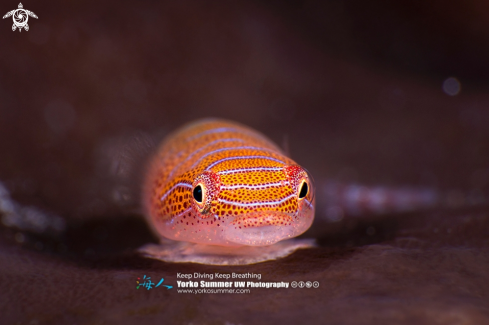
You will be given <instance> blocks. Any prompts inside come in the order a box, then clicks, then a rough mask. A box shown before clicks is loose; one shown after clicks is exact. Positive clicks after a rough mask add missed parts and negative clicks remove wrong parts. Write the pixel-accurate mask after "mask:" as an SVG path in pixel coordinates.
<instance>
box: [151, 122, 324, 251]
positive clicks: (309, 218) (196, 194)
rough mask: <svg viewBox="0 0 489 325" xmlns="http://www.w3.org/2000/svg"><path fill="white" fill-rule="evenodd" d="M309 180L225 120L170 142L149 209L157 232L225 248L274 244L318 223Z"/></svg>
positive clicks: (194, 126) (154, 165) (195, 126)
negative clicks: (315, 220) (314, 221)
mask: <svg viewBox="0 0 489 325" xmlns="http://www.w3.org/2000/svg"><path fill="white" fill-rule="evenodd" d="M314 191H315V189H314V184H313V181H312V177H311V176H310V174H309V173H308V172H307V171H306V169H304V168H303V167H301V166H300V165H299V164H297V163H296V162H295V161H294V160H292V159H291V158H289V157H287V156H286V155H285V154H284V152H283V151H282V149H281V148H280V147H279V146H277V145H276V144H275V143H273V142H272V141H271V140H270V139H268V138H267V137H266V136H265V135H263V134H261V133H260V132H258V131H255V130H253V129H251V128H249V127H247V126H245V125H242V124H239V123H236V122H232V121H227V120H223V119H202V120H197V121H194V122H191V123H189V124H187V125H184V126H183V127H181V128H180V129H178V130H176V131H175V132H173V133H172V134H170V135H169V136H168V137H167V138H166V139H164V140H163V141H162V143H161V145H159V147H158V148H157V149H156V153H155V154H154V156H153V157H152V158H151V159H150V162H149V164H148V167H147V173H146V174H145V176H144V185H143V195H142V200H143V204H142V205H143V207H144V211H145V215H146V216H147V219H148V222H149V223H150V225H152V227H153V229H154V230H155V232H157V234H159V235H160V236H161V237H164V238H166V239H170V240H174V241H183V242H190V243H195V244H204V245H217V246H226V247H239V246H269V245H273V244H275V243H277V242H279V241H282V240H286V239H290V238H293V237H296V236H299V235H301V234H302V233H304V232H305V231H306V230H307V229H308V228H309V227H310V226H311V224H312V222H313V220H314V206H315V197H314Z"/></svg>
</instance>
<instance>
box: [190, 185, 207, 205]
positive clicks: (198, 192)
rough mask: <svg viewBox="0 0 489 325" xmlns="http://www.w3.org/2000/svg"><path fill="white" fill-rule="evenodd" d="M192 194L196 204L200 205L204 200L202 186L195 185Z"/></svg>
mask: <svg viewBox="0 0 489 325" xmlns="http://www.w3.org/2000/svg"><path fill="white" fill-rule="evenodd" d="M192 194H193V196H194V200H195V201H196V202H197V203H202V202H203V198H204V188H203V187H202V184H197V186H195V187H194V190H193V192H192Z"/></svg>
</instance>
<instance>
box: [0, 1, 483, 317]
mask: <svg viewBox="0 0 489 325" xmlns="http://www.w3.org/2000/svg"><path fill="white" fill-rule="evenodd" d="M17 5H18V4H17V3H15V2H12V3H6V2H3V3H2V4H1V5H0V9H1V11H2V15H3V14H4V13H6V12H8V11H10V10H12V9H16V7H17ZM23 5H24V8H25V9H28V10H31V11H33V12H34V13H35V14H36V15H38V16H39V19H34V18H29V26H30V30H29V31H28V32H26V31H22V32H21V33H19V32H18V31H15V32H12V30H11V25H12V19H11V18H7V19H4V20H2V21H1V24H0V48H1V50H0V181H1V182H2V183H3V184H4V185H5V186H6V188H7V189H8V190H9V191H10V193H11V195H12V197H13V198H14V199H15V200H16V201H17V202H19V203H20V204H22V205H31V206H36V207H38V208H40V209H43V210H44V211H50V212H52V213H55V214H57V215H59V216H61V217H63V218H64V219H65V220H66V222H67V225H68V230H67V232H66V233H65V234H64V235H62V236H61V237H57V238H51V237H50V236H44V235H42V234H41V235H39V234H29V233H25V234H24V233H23V232H22V231H21V230H18V229H17V230H16V229H11V228H8V227H2V228H1V233H0V235H1V236H0V244H1V245H2V247H1V250H2V254H1V256H0V258H1V261H0V286H1V289H2V290H1V291H0V311H1V310H2V307H4V308H3V311H2V313H4V314H5V315H7V317H6V319H7V320H8V323H14V324H15V323H16V322H18V323H19V324H31V323H32V324H44V323H60V324H66V323H74V324H75V323H81V324H84V323H87V324H88V323H89V324H105V323H117V324H122V323H128V324H129V323H135V322H138V323H141V324H143V323H161V322H165V321H168V322H170V323H179V324H188V323H194V324H201V323H202V324H225V323H226V322H228V323H231V324H249V323H261V322H263V323H269V322H272V321H276V322H280V323H297V322H298V321H299V320H301V321H308V322H320V321H321V320H322V321H323V322H324V321H326V320H330V321H331V322H332V323H345V324H346V323H355V324H381V323H398V324H401V323H405V324H410V323H413V324H414V323H415V324H421V323H426V324H438V323H439V324H452V323H453V324H458V323H465V324H482V323H483V322H489V309H488V306H489V304H488V303H487V302H488V301H489V287H488V284H487V283H488V281H487V280H488V277H487V269H488V267H489V255H488V250H487V247H488V246H487V245H488V239H487V238H488V236H487V232H488V230H489V229H488V225H489V222H488V220H489V219H488V215H487V209H486V208H484V207H479V206H476V207H469V206H468V204H465V203H466V202H465V201H464V200H463V199H462V200H461V204H459V207H458V208H457V209H447V208H440V209H435V210H430V211H424V212H419V213H408V214H401V215H387V216H380V217H379V216H375V217H368V218H365V219H362V220H357V219H355V220H353V221H352V220H348V218H345V219H346V220H343V221H342V222H340V223H334V224H330V223H328V222H327V221H326V220H325V207H324V204H322V201H321V197H322V195H324V193H323V190H322V189H323V185H324V184H325V183H326V182H327V181H328V180H329V179H335V180H337V179H339V180H345V181H353V182H359V183H362V184H369V185H386V186H400V185H409V186H425V187H426V186H428V187H431V188H436V189H437V190H439V191H441V192H449V193H455V194H454V195H455V196H457V195H458V196H459V197H463V196H464V195H465V193H474V192H475V193H478V194H481V193H487V190H488V180H489V154H488V149H489V148H488V144H489V127H488V126H489V109H488V107H489V106H488V105H489V96H488V95H487V90H488V89H489V88H488V87H489V84H488V81H489V79H488V78H489V60H487V58H488V57H489V19H488V18H489V4H487V2H486V1H482V0H479V1H477V0H471V1H434V0H432V1H380V0H377V1H312V0H311V1H232V2H231V1H221V2H219V1H158V2H156V1H155V2H151V1H117V2H116V1H103V2H101V1H63V2H62V1H57V2H52V1H51V2H45V1H44V2H41V1H29V2H24V3H23ZM449 77H455V78H457V79H458V80H459V81H460V84H461V90H460V92H459V93H458V94H457V95H456V96H450V95H448V94H446V93H445V92H444V91H443V89H442V85H443V82H444V80H446V79H447V78H449ZM208 116H214V117H223V118H228V119H232V120H236V121H239V122H242V123H244V124H247V125H249V126H251V127H254V128H256V129H258V130H260V131H262V132H263V133H265V134H266V135H268V136H269V137H270V138H272V139H273V140H275V141H276V142H277V143H279V144H282V143H283V141H284V138H286V139H287V142H288V146H289V148H290V152H291V155H292V158H293V159H295V160H296V161H297V162H298V163H300V164H301V165H302V166H304V167H306V168H307V169H308V170H309V171H310V172H311V173H312V175H313V176H314V178H315V180H316V186H317V189H318V191H317V193H318V197H317V201H318V203H317V205H318V207H317V212H316V218H317V222H316V223H315V225H314V226H313V229H312V230H311V231H310V233H309V235H308V236H313V237H316V238H318V240H319V243H320V247H319V248H317V249H313V250H308V251H304V252H299V253H296V254H294V255H293V256H292V257H289V258H286V259H283V260H281V261H276V262H267V263H262V264H258V265H255V266H247V267H239V268H236V269H232V270H230V269H229V268H223V267H220V268H215V267H209V266H196V265H174V264H173V265H172V264H167V263H162V262H157V261H150V260H146V259H142V258H140V257H138V256H137V255H136V254H135V253H134V249H135V248H137V247H139V246H140V245H142V244H144V243H146V242H149V241H153V242H154V241H155V240H156V239H155V238H154V237H153V236H152V235H151V234H150V233H149V230H148V229H147V227H146V226H145V224H144V222H143V221H140V220H141V218H139V215H138V214H137V213H136V214H135V213H134V210H133V209H129V208H127V207H126V206H124V205H122V206H121V205H120V204H116V203H115V202H114V200H113V196H114V195H113V193H114V192H113V187H114V180H113V178H112V176H111V175H110V171H109V168H107V162H106V160H107V155H108V154H107V153H108V152H109V153H110V152H112V150H114V149H113V148H114V146H115V145H114V143H118V141H121V140H118V139H127V138H131V137H132V136H133V135H134V134H140V133H141V132H143V133H145V134H148V135H151V136H153V137H155V138H159V137H161V136H162V135H164V134H166V133H167V132H169V131H171V130H173V129H174V128H176V127H178V126H180V125H181V124H183V123H185V122H188V121H190V120H192V119H196V118H201V117H208ZM109 156H110V154H109ZM141 168H142V165H141ZM136 189H137V186H136ZM459 201H460V200H459ZM372 228H373V229H375V231H374V234H372V231H371V230H370V231H367V230H368V229H372ZM19 233H22V234H23V235H25V236H26V238H27V239H26V240H24V241H22V242H21V243H19V241H18V240H16V238H17V239H18V238H19V237H18V235H17V234H19ZM16 235H17V237H16ZM39 242H40V243H42V245H37V246H36V244H37V243H39ZM60 247H61V248H60ZM212 270H215V271H217V270H219V271H220V272H227V271H230V272H233V271H237V272H254V273H262V274H263V278H264V280H269V281H272V280H276V281H293V280H296V281H298V280H304V281H305V280H311V281H313V280H318V281H320V283H321V286H320V288H319V289H316V290H313V289H309V290H306V289H303V290H302V291H298V290H296V291H294V290H291V289H289V290H287V291H278V290H275V291H273V292H270V291H266V290H264V289H259V290H256V291H255V292H252V293H251V294H249V295H245V297H243V296H236V295H235V296H233V297H229V296H228V297H226V295H200V296H194V295H192V296H190V295H183V294H177V293H176V292H172V291H168V292H163V291H159V292H156V290H152V291H149V292H140V291H138V292H136V291H135V290H133V289H134V288H133V287H132V286H133V285H134V283H135V278H136V277H138V276H141V275H142V274H152V275H153V276H154V277H159V276H165V279H168V281H169V282H170V283H171V282H173V283H175V274H176V272H184V273H185V272H194V271H196V272H197V271H198V272H205V271H209V272H210V271H212ZM279 270H280V271H279ZM165 281H166V280H165ZM7 301H8V302H7ZM216 305H217V306H216ZM306 309H307V311H306Z"/></svg>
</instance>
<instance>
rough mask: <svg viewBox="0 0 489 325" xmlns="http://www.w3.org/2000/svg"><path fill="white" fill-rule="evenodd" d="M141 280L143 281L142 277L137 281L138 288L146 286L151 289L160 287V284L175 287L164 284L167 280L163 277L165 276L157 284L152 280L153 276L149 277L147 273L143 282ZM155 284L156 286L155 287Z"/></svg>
mask: <svg viewBox="0 0 489 325" xmlns="http://www.w3.org/2000/svg"><path fill="white" fill-rule="evenodd" d="M140 281H141V278H138V279H137V281H136V283H137V286H136V289H139V287H143V288H146V290H149V289H154V288H158V287H159V286H162V287H166V288H167V289H171V288H173V287H172V286H169V285H166V284H162V283H163V281H165V279H163V278H161V280H160V282H158V284H157V285H155V283H154V282H153V281H151V277H149V276H148V277H147V276H146V275H144V277H143V280H142V282H140ZM153 286H154V288H153Z"/></svg>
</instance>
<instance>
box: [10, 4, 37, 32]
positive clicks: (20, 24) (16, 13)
mask: <svg viewBox="0 0 489 325" xmlns="http://www.w3.org/2000/svg"><path fill="white" fill-rule="evenodd" d="M23 8H24V7H23V6H22V3H19V8H18V9H14V10H12V11H9V12H7V13H6V14H5V16H3V19H5V18H8V17H10V16H12V19H13V20H14V24H13V25H12V31H14V32H15V30H16V29H17V28H18V29H19V32H21V31H22V28H24V29H25V30H26V31H28V30H29V25H27V21H28V20H29V16H31V17H33V18H36V19H37V16H36V14H35V13H33V12H32V11H29V10H25V9H23Z"/></svg>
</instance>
